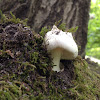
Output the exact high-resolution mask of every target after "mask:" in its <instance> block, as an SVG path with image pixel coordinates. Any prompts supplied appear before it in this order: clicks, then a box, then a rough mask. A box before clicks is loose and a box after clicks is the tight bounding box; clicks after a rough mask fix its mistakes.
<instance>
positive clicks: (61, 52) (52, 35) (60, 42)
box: [44, 25, 78, 72]
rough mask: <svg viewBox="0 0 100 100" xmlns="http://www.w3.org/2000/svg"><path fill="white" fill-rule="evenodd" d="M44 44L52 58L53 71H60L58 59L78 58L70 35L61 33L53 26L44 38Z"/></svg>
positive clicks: (76, 49) (75, 46)
mask: <svg viewBox="0 0 100 100" xmlns="http://www.w3.org/2000/svg"><path fill="white" fill-rule="evenodd" d="M44 43H45V45H46V47H47V50H48V52H50V53H51V58H53V63H54V65H55V66H54V67H53V68H52V70H53V71H57V72H59V71H60V67H59V64H60V59H66V60H72V59H75V58H76V57H77V56H78V47H77V45H76V43H75V41H74V39H73V36H72V33H69V32H63V31H62V30H59V29H58V28H57V27H56V26H55V25H54V26H53V28H52V30H51V31H49V32H47V33H46V35H45V38H44Z"/></svg>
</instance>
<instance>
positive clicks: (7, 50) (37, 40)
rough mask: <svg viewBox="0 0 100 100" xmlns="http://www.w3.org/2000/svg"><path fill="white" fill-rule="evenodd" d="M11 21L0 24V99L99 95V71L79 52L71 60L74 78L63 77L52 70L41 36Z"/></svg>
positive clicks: (77, 99) (91, 98) (74, 99)
mask: <svg viewBox="0 0 100 100" xmlns="http://www.w3.org/2000/svg"><path fill="white" fill-rule="evenodd" d="M13 19H15V18H13ZM2 20H4V19H2ZM10 21H12V20H10ZM14 22H15V21H13V23H12V22H8V21H7V22H3V23H1V24H0V100H96V99H97V100H99V99H100V75H98V74H96V73H95V72H92V71H91V70H90V69H89V68H88V64H87V62H86V61H85V60H83V59H82V58H81V57H80V56H78V57H77V58H76V59H75V60H73V61H71V64H70V65H72V66H73V69H74V77H73V80H71V79H70V81H71V82H70V81H69V80H67V81H66V80H63V79H62V78H61V77H60V76H59V74H60V73H58V74H57V73H56V72H53V71H52V70H51V68H52V67H53V63H52V59H51V58H50V57H49V54H48V52H47V50H46V48H45V46H43V45H42V44H43V37H42V36H41V35H39V34H36V33H34V32H33V31H31V29H30V28H26V27H25V26H24V25H23V24H22V23H17V24H16V22H15V23H14ZM44 32H45V31H43V30H42V31H41V34H44ZM66 62H68V61H66ZM68 63H69V62H68ZM68 67H69V66H68ZM68 69H69V68H68ZM67 72H68V71H66V73H67ZM69 73H70V72H69ZM62 74H63V72H62ZM71 77H72V76H71ZM69 82H70V85H68V83H69Z"/></svg>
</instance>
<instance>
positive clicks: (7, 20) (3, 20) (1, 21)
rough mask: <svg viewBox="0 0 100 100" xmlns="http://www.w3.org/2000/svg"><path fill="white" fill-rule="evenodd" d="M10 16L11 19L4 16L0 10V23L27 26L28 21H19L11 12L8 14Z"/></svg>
mask: <svg viewBox="0 0 100 100" xmlns="http://www.w3.org/2000/svg"><path fill="white" fill-rule="evenodd" d="M10 15H11V18H9V17H7V16H5V14H3V13H2V11H1V10H0V17H1V19H0V23H8V22H12V23H15V24H17V23H21V24H23V25H25V26H27V21H28V19H27V18H26V19H24V20H21V19H19V18H16V16H15V15H14V14H13V13H12V12H10Z"/></svg>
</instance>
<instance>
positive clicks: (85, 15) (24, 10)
mask: <svg viewBox="0 0 100 100" xmlns="http://www.w3.org/2000/svg"><path fill="white" fill-rule="evenodd" d="M0 9H1V10H2V11H3V13H9V11H12V12H13V13H14V14H15V15H16V17H18V18H21V19H24V18H28V19H29V21H28V25H30V26H31V27H32V28H33V29H34V31H35V32H39V31H40V30H41V28H42V27H44V26H52V25H53V24H54V23H55V22H56V21H59V20H62V22H64V23H66V29H69V28H72V27H75V26H78V30H77V32H75V33H74V34H73V36H74V38H75V40H76V42H77V44H78V46H80V47H81V49H80V50H79V54H80V55H81V56H82V57H84V56H85V47H86V43H87V30H88V20H89V9H90V0H13V1H12V0H5V1H4V0H0Z"/></svg>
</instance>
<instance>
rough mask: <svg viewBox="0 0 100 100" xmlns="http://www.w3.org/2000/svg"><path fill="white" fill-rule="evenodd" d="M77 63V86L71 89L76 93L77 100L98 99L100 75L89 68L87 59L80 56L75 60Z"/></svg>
mask: <svg viewBox="0 0 100 100" xmlns="http://www.w3.org/2000/svg"><path fill="white" fill-rule="evenodd" d="M74 65H75V75H76V77H75V80H74V81H73V83H74V84H75V87H74V88H72V89H70V90H71V92H73V93H74V94H75V93H76V97H77V100H89V99H90V100H96V98H97V97H98V98H100V84H98V82H100V75H98V74H97V73H95V72H92V71H91V70H90V69H88V64H87V62H86V61H85V60H83V59H81V57H78V58H77V59H76V61H74Z"/></svg>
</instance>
